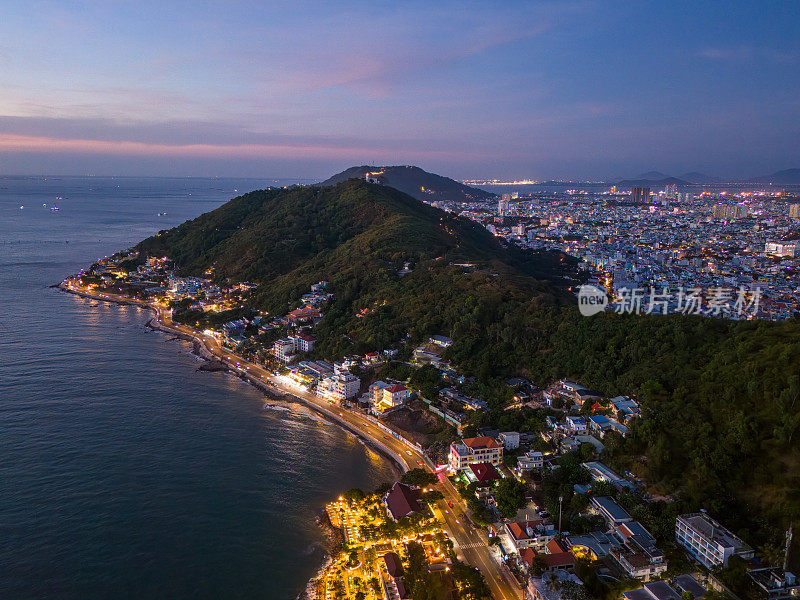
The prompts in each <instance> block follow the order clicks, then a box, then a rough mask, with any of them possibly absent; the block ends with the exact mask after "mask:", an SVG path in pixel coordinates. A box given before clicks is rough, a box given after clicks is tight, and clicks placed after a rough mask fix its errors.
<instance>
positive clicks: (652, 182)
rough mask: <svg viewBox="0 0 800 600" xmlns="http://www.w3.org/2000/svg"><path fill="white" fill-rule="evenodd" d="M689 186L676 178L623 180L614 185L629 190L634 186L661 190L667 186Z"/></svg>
mask: <svg viewBox="0 0 800 600" xmlns="http://www.w3.org/2000/svg"><path fill="white" fill-rule="evenodd" d="M673 184H674V185H681V186H683V185H690V182H688V181H684V180H683V179H678V178H677V177H664V178H663V179H623V180H622V181H618V182H617V183H616V184H615V185H616V186H617V187H619V188H631V187H634V186H639V187H649V188H661V187H665V186H668V185H673Z"/></svg>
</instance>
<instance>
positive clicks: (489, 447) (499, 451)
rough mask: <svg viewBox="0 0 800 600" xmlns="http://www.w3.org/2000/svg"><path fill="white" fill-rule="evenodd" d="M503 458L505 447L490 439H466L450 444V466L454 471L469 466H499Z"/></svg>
mask: <svg viewBox="0 0 800 600" xmlns="http://www.w3.org/2000/svg"><path fill="white" fill-rule="evenodd" d="M502 458H503V447H502V446H501V445H500V444H498V443H497V442H496V441H495V440H494V439H493V438H490V437H476V438H464V439H463V440H461V441H459V442H453V443H452V444H450V454H449V456H448V464H449V466H450V469H451V470H452V471H460V470H462V469H464V468H465V467H467V466H469V465H474V464H477V463H489V464H492V465H494V466H498V465H499V464H500V462H501V460H502Z"/></svg>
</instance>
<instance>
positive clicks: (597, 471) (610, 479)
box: [581, 461, 636, 490]
mask: <svg viewBox="0 0 800 600" xmlns="http://www.w3.org/2000/svg"><path fill="white" fill-rule="evenodd" d="M581 466H582V467H583V468H584V469H586V470H587V471H589V473H590V474H591V476H592V479H594V480H595V481H604V482H607V483H610V484H612V485H613V486H614V487H616V488H617V489H618V490H622V489H625V488H627V489H629V490H634V489H636V486H635V485H633V484H632V483H631V482H630V481H628V480H627V479H624V478H622V477H620V476H619V475H617V474H616V473H615V472H614V471H612V470H611V469H609V468H608V467H607V466H605V465H604V464H603V463H601V462H598V461H590V462H585V463H581Z"/></svg>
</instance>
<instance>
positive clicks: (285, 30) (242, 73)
mask: <svg viewBox="0 0 800 600" xmlns="http://www.w3.org/2000/svg"><path fill="white" fill-rule="evenodd" d="M798 23H800V3H796V2H775V3H771V2H758V3H754V2H717V1H714V2H698V1H695V2H663V1H662V2H637V1H631V2H592V1H576V2H569V1H564V2H466V1H462V2H452V3H450V2H430V1H427V2H419V3H417V2H381V1H371V2H346V3H344V2H303V1H295V2H285V3H278V2H256V1H253V2H174V1H169V0H162V1H159V2H149V1H140V2H115V1H111V0H109V1H96V2H94V1H86V2H16V1H11V2H4V3H3V9H2V18H0V174H56V173H58V174H76V175H83V174H98V175H100V174H117V175H181V176H183V175H221V176H225V175H231V176H254V177H312V178H323V177H326V176H328V175H329V174H331V173H333V172H335V171H338V170H342V169H344V168H346V167H348V166H351V165H354V164H418V165H420V166H422V167H423V168H426V169H428V170H432V171H436V172H440V173H442V174H445V175H450V176H452V177H456V178H523V177H547V178H550V177H581V178H610V177H615V176H633V175H636V174H638V173H640V172H642V171H647V170H651V169H658V170H660V171H664V172H667V173H670V174H675V175H679V174H681V173H684V172H686V171H690V170H699V171H703V172H706V173H708V174H711V175H719V176H725V177H735V176H746V175H756V174H763V173H771V172H773V171H776V170H778V169H784V168H789V167H800V36H798V34H797V31H798Z"/></svg>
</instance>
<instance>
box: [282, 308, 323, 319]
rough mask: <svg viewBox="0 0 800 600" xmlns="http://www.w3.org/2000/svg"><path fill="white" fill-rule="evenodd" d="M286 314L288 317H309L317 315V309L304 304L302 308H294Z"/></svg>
mask: <svg viewBox="0 0 800 600" xmlns="http://www.w3.org/2000/svg"><path fill="white" fill-rule="evenodd" d="M287 316H288V317H289V318H290V319H307V318H309V317H316V316H319V311H318V310H317V309H316V308H314V307H313V306H304V307H303V308H296V309H295V310H293V311H292V312H290V313H289V314H288V315H287Z"/></svg>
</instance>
